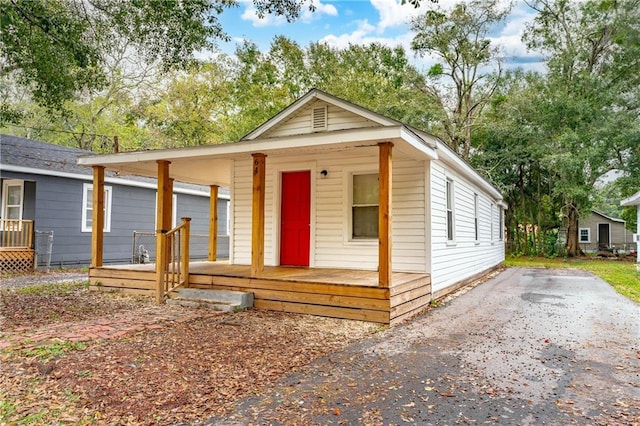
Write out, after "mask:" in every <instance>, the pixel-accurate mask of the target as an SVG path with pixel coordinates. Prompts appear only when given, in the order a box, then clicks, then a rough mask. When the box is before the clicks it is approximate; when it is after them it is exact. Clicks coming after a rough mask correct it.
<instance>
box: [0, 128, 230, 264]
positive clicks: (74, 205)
mask: <svg viewBox="0 0 640 426" xmlns="http://www.w3.org/2000/svg"><path fill="white" fill-rule="evenodd" d="M89 154H92V153H91V152H90V151H85V150H80V149H75V148H70V147H64V146H59V145H53V144H49V143H45V142H41V141H36V140H32V139H27V138H21V137H16V136H9V135H0V200H1V206H0V219H1V221H0V271H2V272H11V271H24V270H30V269H33V267H34V263H37V264H40V266H44V264H45V262H46V261H49V262H50V264H51V266H52V267H81V266H88V265H89V264H90V262H91V231H92V204H91V199H92V193H93V182H92V180H93V175H92V171H91V169H90V168H87V167H84V166H79V165H78V164H77V159H78V156H80V155H89ZM209 192H210V190H209V187H208V186H202V185H193V184H184V183H180V182H176V183H175V189H174V194H173V199H172V210H173V212H172V213H173V218H172V221H173V224H177V223H178V222H179V220H178V218H179V217H182V216H188V217H191V218H193V220H192V221H191V231H192V234H193V235H194V237H193V238H192V241H191V244H192V247H191V254H192V255H193V257H194V258H196V259H197V258H200V259H207V258H208V250H209V242H208V236H209V214H210V196H209ZM156 193H157V183H156V180H155V179H153V178H149V177H140V176H117V175H116V174H115V173H108V174H107V175H106V178H105V184H104V196H105V204H104V208H103V210H104V217H103V221H104V235H105V240H104V252H103V256H104V262H105V264H123V263H131V262H137V261H140V260H141V259H140V257H139V256H137V252H138V251H146V253H147V254H148V255H149V260H151V261H153V260H154V259H155V229H156V226H155V225H156V224H155V219H156V213H155V208H156ZM228 206H229V194H228V191H227V190H226V189H220V196H219V197H218V212H217V214H218V216H219V223H220V232H219V233H218V241H217V256H218V257H220V258H227V257H228V254H229V242H228V241H229V237H228V221H227V217H228V214H227V210H228ZM134 232H135V233H136V238H135V240H134ZM42 236H44V237H47V238H49V237H51V236H52V241H53V244H52V246H51V252H50V253H47V254H48V256H47V257H46V259H45V256H44V254H43V252H44V250H45V249H46V250H48V249H49V247H48V246H46V245H44V244H40V245H39V244H36V243H39V242H40V241H42V239H41V238H40V237H42ZM134 241H135V242H134ZM44 242H45V243H47V242H48V240H45V241H44ZM36 248H37V249H38V252H39V254H40V255H39V256H38V257H37V258H36V250H35V249H36ZM37 264H36V265H35V266H38V265H37Z"/></svg>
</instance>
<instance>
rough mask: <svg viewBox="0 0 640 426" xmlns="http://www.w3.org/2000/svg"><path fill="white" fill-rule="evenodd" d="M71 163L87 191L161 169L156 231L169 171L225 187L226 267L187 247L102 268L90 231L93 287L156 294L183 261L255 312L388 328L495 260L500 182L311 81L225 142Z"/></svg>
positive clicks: (499, 250)
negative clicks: (83, 171)
mask: <svg viewBox="0 0 640 426" xmlns="http://www.w3.org/2000/svg"><path fill="white" fill-rule="evenodd" d="M79 163H80V164H83V165H87V166H92V167H93V168H94V188H97V187H99V186H100V184H101V175H102V174H103V173H104V170H105V169H108V170H113V171H116V172H120V173H122V174H140V175H144V176H152V177H157V178H158V181H159V184H158V185H159V190H158V193H159V194H160V196H159V197H158V206H157V212H158V217H157V223H158V226H157V228H158V235H159V236H160V235H162V234H167V231H168V230H169V226H166V224H169V223H171V222H170V219H171V217H170V215H171V209H170V208H169V205H167V204H166V203H167V200H170V199H171V196H170V194H171V179H172V178H175V179H176V180H180V181H184V182H191V183H197V184H204V185H211V186H212V194H213V197H215V194H216V188H217V187H218V186H224V187H229V188H230V191H231V208H230V217H231V225H230V228H231V229H230V248H229V261H228V263H221V262H215V261H213V259H210V260H211V261H210V262H204V263H202V262H200V263H196V262H191V263H189V262H188V259H187V258H186V257H185V256H184V251H185V250H184V249H183V256H182V257H183V260H182V263H179V262H175V261H173V266H172V264H171V263H172V259H174V258H175V254H167V259H168V260H167V262H158V264H157V265H156V266H155V270H152V269H149V270H148V271H142V270H141V269H136V268H134V267H131V268H130V269H123V268H121V267H120V268H110V267H106V266H102V261H101V258H100V255H101V244H102V242H101V240H102V237H101V235H100V229H101V226H94V227H93V229H94V232H95V234H94V249H93V265H92V266H93V267H92V268H91V270H90V278H91V280H92V282H95V281H100V284H101V286H102V287H103V288H104V287H126V288H129V289H132V288H133V289H136V290H137V291H141V292H147V293H149V292H152V293H155V294H156V295H157V298H158V301H159V302H161V301H162V300H163V298H164V297H165V295H166V294H167V293H168V292H170V291H171V290H172V287H173V286H174V285H175V284H172V283H171V279H168V277H170V276H172V275H175V272H176V271H177V270H179V272H180V273H181V276H182V278H181V284H182V285H184V286H189V287H197V288H210V289H231V290H244V291H251V292H253V293H254V297H255V306H256V307H261V308H266V309H275V310H282V311H289V312H305V313H311V314H316V315H325V316H335V317H342V318H354V319H363V320H368V321H374V322H379V323H386V324H389V323H391V324H393V323H397V322H399V321H401V320H403V319H405V318H407V317H409V316H411V315H413V314H415V313H416V312H418V311H419V310H421V309H422V308H423V307H425V306H426V305H427V304H428V303H429V302H430V301H431V300H432V299H433V298H439V297H441V296H443V295H445V294H447V293H449V292H451V291H453V290H454V289H457V288H459V287H460V286H462V285H464V284H466V283H468V282H469V281H470V280H473V279H475V278H477V277H480V276H481V275H483V274H485V273H487V272H488V271H491V270H492V269H493V268H495V267H497V266H499V265H500V264H501V263H502V262H503V261H504V243H503V210H504V209H505V208H506V207H507V206H506V204H505V203H504V201H503V198H502V195H501V194H500V192H499V191H498V190H497V189H496V188H494V187H493V186H492V185H491V184H490V183H489V182H487V181H486V180H485V179H483V178H482V177H481V176H480V175H479V174H478V173H477V172H476V171H475V170H474V169H473V168H472V167H471V166H470V165H469V164H468V163H466V162H465V161H463V160H462V159H461V158H460V157H459V156H457V155H456V154H455V153H454V152H453V151H452V150H451V149H450V148H448V147H447V146H446V145H445V144H444V143H443V142H442V141H441V140H439V139H438V138H437V137H435V136H432V135H429V134H427V133H424V132H421V131H419V130H416V129H414V128H412V127H409V126H407V125H404V124H402V123H400V122H398V121H395V120H392V119H390V118H387V117H384V116H382V115H380V114H377V113H374V112H372V111H369V110H367V109H364V108H362V107H359V106H357V105H354V104H351V103H349V102H347V101H344V100H342V99H339V98H336V97H334V96H331V95H329V94H327V93H324V92H322V91H319V90H316V89H314V90H311V91H310V92H308V93H307V94H306V95H304V96H303V97H302V98H300V99H298V100H297V101H296V102H294V103H293V104H292V105H290V106H289V107H287V108H286V109H284V110H283V111H282V112H280V113H279V114H277V115H276V116H275V117H273V118H272V119H270V120H269V121H267V122H266V123H264V124H263V125H261V126H260V127H258V128H257V129H255V130H254V131H252V132H251V133H249V134H248V135H246V136H245V137H244V138H242V139H241V140H240V141H238V142H235V143H228V144H221V145H212V146H199V147H193V148H183V149H168V150H156V151H144V152H133V153H122V154H113V155H100V156H92V157H83V158H81V159H80V160H79ZM100 193H101V191H94V194H96V199H94V202H95V203H97V204H96V208H94V209H93V211H94V212H99V211H101V209H100V208H99V203H100V200H99V199H98V197H99V195H100ZM168 202H169V203H170V201H168ZM211 204H212V206H213V205H215V200H212V203H211ZM95 216H96V217H95V218H94V222H95V223H98V221H99V220H100V218H99V217H98V216H99V215H97V214H96V215H95ZM215 222H216V219H215V214H212V216H211V228H210V229H211V231H210V238H211V240H212V241H215V238H216V235H215V233H216V231H215ZM185 224H186V225H187V226H188V221H187V222H185ZM168 234H170V233H168ZM168 238H169V237H167V238H157V241H158V244H159V246H158V250H157V252H158V253H163V252H165V253H168V251H169V249H168V248H167V247H168V245H171V246H174V244H172V243H170V241H169V239H168ZM162 244H164V246H163V247H160V245H162ZM186 247H187V248H188V244H187V246H186ZM186 251H187V252H188V249H187V250H186ZM159 258H162V257H161V256H160V257H159ZM137 268H141V266H137ZM147 268H148V266H147ZM127 271H128V272H127ZM167 281H169V283H167ZM178 284H180V283H178Z"/></svg>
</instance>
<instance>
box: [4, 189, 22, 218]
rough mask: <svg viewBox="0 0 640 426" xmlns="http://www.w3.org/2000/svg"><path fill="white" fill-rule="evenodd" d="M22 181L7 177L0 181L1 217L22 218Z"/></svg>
mask: <svg viewBox="0 0 640 426" xmlns="http://www.w3.org/2000/svg"><path fill="white" fill-rule="evenodd" d="M23 203H24V181H22V180H17V179H7V180H5V181H4V182H2V219H13V220H22V207H23Z"/></svg>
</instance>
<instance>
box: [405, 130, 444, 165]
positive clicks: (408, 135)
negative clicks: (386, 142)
mask: <svg viewBox="0 0 640 426" xmlns="http://www.w3.org/2000/svg"><path fill="white" fill-rule="evenodd" d="M400 137H401V138H402V139H403V140H404V141H405V142H407V143H408V144H409V145H411V146H412V147H413V148H415V149H417V150H418V151H420V152H422V153H424V155H426V156H427V157H429V159H430V160H437V159H438V152H437V151H436V145H435V143H434V144H433V145H429V144H428V141H426V140H424V138H421V137H420V136H418V135H416V134H415V133H414V132H412V131H411V130H409V129H407V128H406V127H404V126H403V127H402V128H401V129H400Z"/></svg>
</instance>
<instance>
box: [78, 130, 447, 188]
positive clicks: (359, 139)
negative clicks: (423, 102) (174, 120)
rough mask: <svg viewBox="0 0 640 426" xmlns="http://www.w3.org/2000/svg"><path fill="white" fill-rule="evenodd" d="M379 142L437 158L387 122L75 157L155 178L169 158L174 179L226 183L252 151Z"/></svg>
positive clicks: (415, 138) (313, 149) (431, 148)
mask: <svg viewBox="0 0 640 426" xmlns="http://www.w3.org/2000/svg"><path fill="white" fill-rule="evenodd" d="M379 142H393V143H394V145H395V146H396V148H397V149H398V150H400V151H402V152H404V153H406V154H408V155H410V156H412V157H413V158H424V159H434V158H437V153H436V150H435V145H431V144H429V143H427V142H425V141H424V140H423V139H422V138H420V137H418V136H417V135H415V133H413V132H411V131H409V130H408V129H407V128H406V127H405V126H389V127H376V128H367V129H356V130H345V131H336V132H324V133H313V134H305V135H297V136H290V137H284V138H273V139H262V140H249V141H240V142H235V143H227V144H220V145H207V146H198V147H188V148H177V149H159V150H152V151H137V152H128V153H119V154H106V155H93V156H84V157H80V158H79V159H78V164H81V165H85V166H104V167H105V168H106V169H107V170H110V171H113V172H116V173H118V174H119V175H121V176H124V175H140V176H148V177H156V176H157V161H158V160H167V161H170V162H171V165H170V175H171V177H172V178H174V179H176V180H178V181H181V182H188V183H196V184H200V185H220V186H225V187H228V186H229V185H230V184H231V166H232V163H233V160H235V159H243V158H249V157H250V155H251V154H252V153H257V152H260V153H264V154H267V155H275V154H284V153H287V154H302V153H312V154H313V153H321V152H326V151H332V150H345V149H355V148H359V147H365V146H375V145H376V144H378V143H379ZM267 161H268V160H267Z"/></svg>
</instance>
